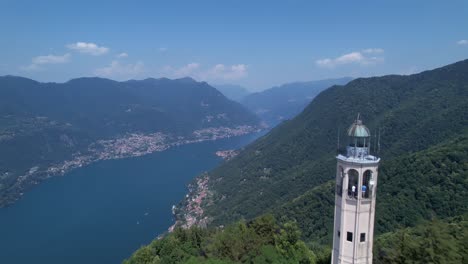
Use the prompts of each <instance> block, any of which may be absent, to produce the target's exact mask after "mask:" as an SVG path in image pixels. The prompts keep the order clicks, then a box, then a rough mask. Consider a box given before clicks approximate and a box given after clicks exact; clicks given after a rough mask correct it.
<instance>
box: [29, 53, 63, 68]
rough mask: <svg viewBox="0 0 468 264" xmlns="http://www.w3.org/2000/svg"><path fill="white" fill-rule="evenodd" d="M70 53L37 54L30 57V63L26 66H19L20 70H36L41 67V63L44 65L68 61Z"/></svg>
mask: <svg viewBox="0 0 468 264" xmlns="http://www.w3.org/2000/svg"><path fill="white" fill-rule="evenodd" d="M70 57H71V55H70V54H69V53H66V54H64V55H52V54H49V55H42V56H37V57H34V58H32V60H31V64H29V65H28V66H22V67H20V68H21V70H24V71H37V70H41V69H42V68H41V67H40V66H41V65H46V64H63V63H67V62H69V61H70Z"/></svg>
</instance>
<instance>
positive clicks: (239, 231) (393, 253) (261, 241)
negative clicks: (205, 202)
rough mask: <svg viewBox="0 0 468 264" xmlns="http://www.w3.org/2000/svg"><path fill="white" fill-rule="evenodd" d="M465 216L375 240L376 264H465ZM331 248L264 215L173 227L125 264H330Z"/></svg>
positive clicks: (293, 226)
mask: <svg viewBox="0 0 468 264" xmlns="http://www.w3.org/2000/svg"><path fill="white" fill-rule="evenodd" d="M467 231H468V215H462V216H457V217H455V218H448V219H445V220H439V219H433V220H431V221H425V222H422V223H420V224H419V225H417V226H416V227H413V228H402V229H398V230H395V231H394V232H388V233H385V234H382V235H380V236H379V237H378V239H377V240H376V242H375V246H374V263H376V264H391V263H401V264H403V263H421V264H426V263H444V264H445V263H447V264H461V263H466V261H468V243H467V242H468V232H467ZM330 257H331V252H330V249H328V248H326V247H323V246H318V245H316V244H315V243H306V242H304V241H303V240H301V239H300V229H299V228H298V227H297V224H296V223H295V222H283V223H281V221H277V220H275V218H274V217H273V216H272V215H263V216H260V217H258V218H255V219H253V220H251V221H248V222H245V221H239V222H236V223H233V224H230V225H228V226H227V227H225V228H208V229H206V228H199V227H196V226H193V227H191V228H189V229H181V228H177V229H175V230H174V232H172V233H170V234H168V235H166V236H165V237H163V238H161V239H156V240H154V241H153V242H152V243H151V244H150V245H148V246H143V247H141V248H140V249H139V250H137V251H136V252H135V253H134V254H133V255H132V256H131V257H130V258H129V259H127V260H125V261H124V262H123V263H124V264H159V263H161V264H176V263H184V264H191V263H193V264H195V263H207V264H208V263H211V264H215V263H216V264H233V263H255V264H266V263H278V264H282V263H284V264H295V263H297V264H314V263H317V264H329V263H330V260H331V259H330Z"/></svg>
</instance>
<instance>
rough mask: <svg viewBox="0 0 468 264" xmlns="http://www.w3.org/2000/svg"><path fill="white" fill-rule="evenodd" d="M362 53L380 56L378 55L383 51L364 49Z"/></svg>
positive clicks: (379, 49)
mask: <svg viewBox="0 0 468 264" xmlns="http://www.w3.org/2000/svg"><path fill="white" fill-rule="evenodd" d="M362 52H363V53H367V54H380V53H384V50H383V49H381V48H371V49H365V50H363V51H362Z"/></svg>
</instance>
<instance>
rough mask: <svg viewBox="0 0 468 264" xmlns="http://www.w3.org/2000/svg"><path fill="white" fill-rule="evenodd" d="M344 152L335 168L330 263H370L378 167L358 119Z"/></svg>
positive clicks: (349, 132) (364, 130) (350, 129)
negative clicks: (333, 223) (333, 217)
mask: <svg viewBox="0 0 468 264" xmlns="http://www.w3.org/2000/svg"><path fill="white" fill-rule="evenodd" d="M348 136H349V139H350V141H349V144H348V145H347V146H346V154H344V155H342V154H339V155H338V156H337V157H336V159H337V168H336V193H335V225H334V233H333V251H332V261H331V263H332V264H338V263H340V264H341V263H343V264H344V263H353V264H357V263H366V264H370V263H372V244H373V242H374V241H373V239H374V216H375V196H376V190H377V169H378V166H379V161H380V159H379V158H378V157H376V156H373V155H371V154H370V143H371V137H370V132H369V129H368V128H367V127H366V126H364V125H363V124H362V121H361V120H360V119H359V115H358V118H357V119H356V121H354V123H353V124H352V125H351V127H350V128H349V129H348Z"/></svg>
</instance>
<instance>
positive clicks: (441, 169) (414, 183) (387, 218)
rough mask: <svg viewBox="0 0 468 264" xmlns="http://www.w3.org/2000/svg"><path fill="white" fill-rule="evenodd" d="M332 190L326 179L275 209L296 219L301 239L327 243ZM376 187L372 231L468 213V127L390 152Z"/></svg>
mask: <svg viewBox="0 0 468 264" xmlns="http://www.w3.org/2000/svg"><path fill="white" fill-rule="evenodd" d="M334 190H335V183H334V180H331V181H328V182H326V183H325V184H322V185H320V186H318V187H316V188H313V189H311V190H310V191H308V192H306V193H305V194H303V195H301V196H299V197H297V198H295V199H293V200H292V201H290V202H287V203H285V204H284V205H282V206H281V207H280V209H278V210H275V211H274V212H275V214H276V215H277V216H278V217H281V218H282V219H283V220H284V221H296V222H297V223H298V225H299V227H300V228H301V230H302V232H303V235H304V239H307V240H311V241H315V242H321V243H323V244H331V242H332V233H333V208H334V203H335V199H334V195H335V194H334ZM377 193H378V194H377V204H376V214H375V215H376V219H375V221H376V223H375V232H376V235H379V234H381V233H384V232H389V231H393V230H396V229H399V228H405V227H408V226H414V225H417V224H418V223H421V221H423V220H430V219H432V218H433V217H437V218H440V219H444V218H449V217H455V216H460V215H463V214H466V213H468V133H465V135H463V136H459V137H456V138H455V139H453V140H448V141H446V142H443V143H441V144H438V145H436V146H434V147H430V148H428V149H426V150H423V151H419V152H416V153H413V154H404V155H401V156H399V157H397V158H393V159H392V158H389V160H387V161H385V162H383V164H382V166H381V168H380V170H379V186H378V191H377Z"/></svg>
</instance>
